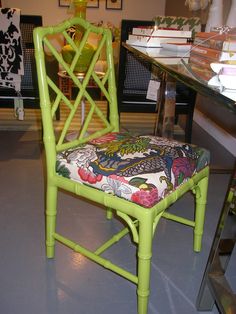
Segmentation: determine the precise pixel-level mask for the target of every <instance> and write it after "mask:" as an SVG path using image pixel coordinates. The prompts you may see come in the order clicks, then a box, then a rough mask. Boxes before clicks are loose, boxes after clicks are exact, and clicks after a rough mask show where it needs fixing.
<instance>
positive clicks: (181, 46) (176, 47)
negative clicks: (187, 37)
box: [162, 43, 192, 52]
mask: <svg viewBox="0 0 236 314" xmlns="http://www.w3.org/2000/svg"><path fill="white" fill-rule="evenodd" d="M162 48H164V49H166V50H170V51H180V52H189V51H190V50H191V48H192V45H191V44H188V43H163V44H162Z"/></svg>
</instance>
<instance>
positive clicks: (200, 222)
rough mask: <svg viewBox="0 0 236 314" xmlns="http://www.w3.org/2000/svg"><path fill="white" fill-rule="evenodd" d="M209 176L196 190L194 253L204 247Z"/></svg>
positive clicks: (199, 183)
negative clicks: (203, 237)
mask: <svg viewBox="0 0 236 314" xmlns="http://www.w3.org/2000/svg"><path fill="white" fill-rule="evenodd" d="M207 189H208V176H207V177H204V178H203V179H202V180H201V181H199V182H198V184H197V188H196V193H195V195H196V196H195V197H196V211H195V228H194V247H193V248H194V251H195V252H200V251H201V247H202V235H203V229H204V220H205V210H206V202H207Z"/></svg>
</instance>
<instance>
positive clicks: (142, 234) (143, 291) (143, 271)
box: [137, 215, 153, 314]
mask: <svg viewBox="0 0 236 314" xmlns="http://www.w3.org/2000/svg"><path fill="white" fill-rule="evenodd" d="M152 238H153V221H152V219H151V215H147V217H145V218H143V219H142V221H140V223H139V247H138V287H137V295H138V314H146V313H147V312H148V299H149V294H150V272H151V257H152Z"/></svg>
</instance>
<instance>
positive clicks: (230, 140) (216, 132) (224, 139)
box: [193, 109, 236, 157]
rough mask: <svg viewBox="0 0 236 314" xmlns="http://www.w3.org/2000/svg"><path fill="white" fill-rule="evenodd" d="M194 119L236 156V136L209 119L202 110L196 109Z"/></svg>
mask: <svg viewBox="0 0 236 314" xmlns="http://www.w3.org/2000/svg"><path fill="white" fill-rule="evenodd" d="M193 120H194V121H195V122H196V123H197V124H198V125H199V126H200V127H201V128H202V129H203V130H205V131H206V132H207V133H208V134H209V135H210V136H212V137H213V138H214V139H215V140H216V141H217V142H219V143H220V145H222V146H223V147H224V148H225V149H227V150H228V151H229V152H230V153H231V154H232V155H233V156H234V157H235V156H236V138H235V137H233V136H232V135H231V134H230V133H228V132H227V131H225V130H224V129H222V128H221V127H220V126H219V125H217V124H216V123H215V122H214V121H212V120H211V119H209V118H208V117H207V116H206V115H204V114H203V113H202V112H201V111H199V110H197V109H195V111H194V116H193Z"/></svg>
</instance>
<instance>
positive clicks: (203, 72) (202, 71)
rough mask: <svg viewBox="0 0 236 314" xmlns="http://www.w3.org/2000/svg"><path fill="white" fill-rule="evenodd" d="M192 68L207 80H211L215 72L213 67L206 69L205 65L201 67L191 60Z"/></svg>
mask: <svg viewBox="0 0 236 314" xmlns="http://www.w3.org/2000/svg"><path fill="white" fill-rule="evenodd" d="M190 65H191V69H192V70H193V72H194V73H195V74H197V75H198V76H200V77H201V79H203V80H205V81H209V80H210V79H211V78H212V77H213V76H214V75H215V74H214V72H213V71H212V70H211V69H206V68H203V67H199V65H197V64H194V63H193V62H191V61H190Z"/></svg>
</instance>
